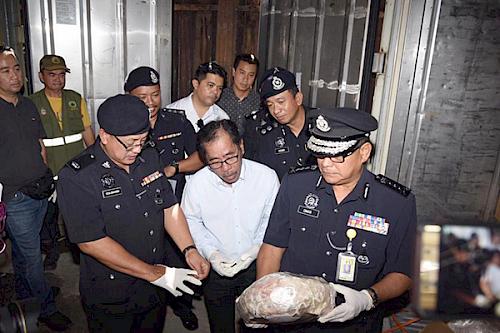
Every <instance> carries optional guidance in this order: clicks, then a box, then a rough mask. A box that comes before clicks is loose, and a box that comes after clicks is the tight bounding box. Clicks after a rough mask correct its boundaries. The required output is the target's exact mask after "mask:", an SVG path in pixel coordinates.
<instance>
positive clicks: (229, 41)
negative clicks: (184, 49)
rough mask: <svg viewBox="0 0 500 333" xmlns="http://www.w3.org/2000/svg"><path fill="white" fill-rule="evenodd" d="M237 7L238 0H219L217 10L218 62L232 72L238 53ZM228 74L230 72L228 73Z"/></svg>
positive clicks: (216, 54) (216, 53)
mask: <svg viewBox="0 0 500 333" xmlns="http://www.w3.org/2000/svg"><path fill="white" fill-rule="evenodd" d="M236 7H237V1H234V0H219V4H218V10H217V44H216V45H217V48H216V52H215V56H216V60H217V62H218V63H219V64H220V65H222V66H224V68H225V69H226V70H227V71H228V72H230V69H231V66H232V63H233V58H234V56H235V53H236V48H235V41H236V29H235V26H236ZM228 76H230V75H229V73H228Z"/></svg>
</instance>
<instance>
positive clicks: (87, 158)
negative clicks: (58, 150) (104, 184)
mask: <svg viewBox="0 0 500 333" xmlns="http://www.w3.org/2000/svg"><path fill="white" fill-rule="evenodd" d="M94 162H95V156H94V155H93V154H85V155H81V156H78V157H77V158H75V159H72V160H70V161H69V162H68V163H66V165H67V166H68V167H70V168H71V169H72V170H73V171H75V172H79V171H81V170H83V169H85V168H86V167H88V166H89V165H91V164H92V163H94Z"/></svg>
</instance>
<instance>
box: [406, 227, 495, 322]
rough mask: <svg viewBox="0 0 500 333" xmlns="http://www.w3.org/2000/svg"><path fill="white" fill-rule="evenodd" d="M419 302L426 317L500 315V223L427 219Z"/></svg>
mask: <svg viewBox="0 0 500 333" xmlns="http://www.w3.org/2000/svg"><path fill="white" fill-rule="evenodd" d="M417 252H418V253H417V260H416V264H417V271H416V272H417V273H418V274H417V276H416V281H415V282H416V283H415V284H414V290H413V304H414V305H415V306H416V310H417V312H418V313H419V314H420V315H421V316H422V317H436V316H439V317H441V318H443V317H462V318H465V317H472V316H496V317H500V228H499V226H491V225H490V226H486V225H477V226H472V225H421V226H419V232H418V237H417Z"/></svg>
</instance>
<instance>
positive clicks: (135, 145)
mask: <svg viewBox="0 0 500 333" xmlns="http://www.w3.org/2000/svg"><path fill="white" fill-rule="evenodd" d="M113 136H114V137H115V139H116V141H118V142H119V143H120V144H121V145H122V146H123V148H125V150H126V151H132V150H134V149H135V148H137V147H139V148H141V150H142V148H144V146H146V145H147V144H148V141H147V139H144V141H143V142H141V143H139V144H132V145H130V146H127V145H126V144H125V142H123V141H122V140H120V139H119V138H118V137H117V136H116V135H113ZM134 141H135V140H134Z"/></svg>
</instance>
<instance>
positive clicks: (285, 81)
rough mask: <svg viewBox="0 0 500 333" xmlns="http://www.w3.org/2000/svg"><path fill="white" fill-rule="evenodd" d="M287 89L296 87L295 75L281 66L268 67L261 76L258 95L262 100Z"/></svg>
mask: <svg viewBox="0 0 500 333" xmlns="http://www.w3.org/2000/svg"><path fill="white" fill-rule="evenodd" d="M288 89H297V83H296V82H295V75H294V74H293V73H292V72H290V71H288V70H286V69H284V68H281V67H274V68H271V69H268V70H267V71H266V72H265V73H264V75H263V76H262V83H261V84H260V90H259V92H260V97H261V98H262V99H263V100H266V99H267V98H269V97H271V96H274V95H277V94H279V93H281V92H283V91H286V90H288Z"/></svg>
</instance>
